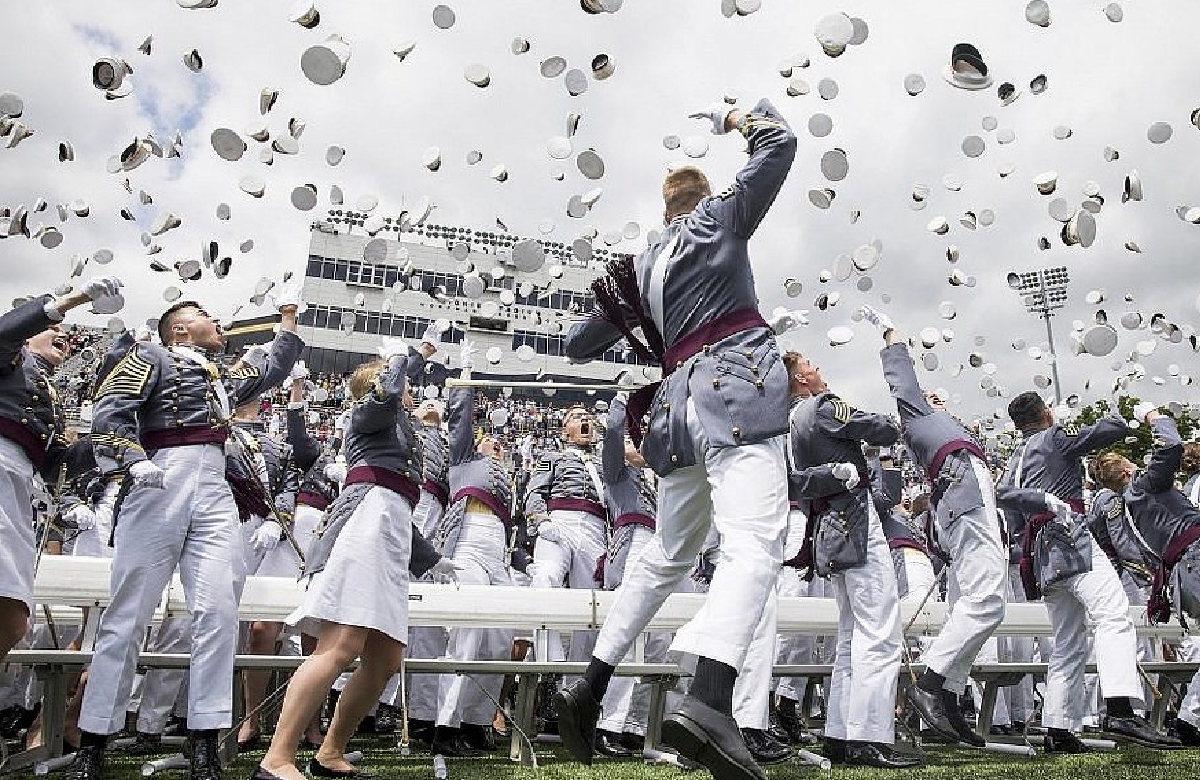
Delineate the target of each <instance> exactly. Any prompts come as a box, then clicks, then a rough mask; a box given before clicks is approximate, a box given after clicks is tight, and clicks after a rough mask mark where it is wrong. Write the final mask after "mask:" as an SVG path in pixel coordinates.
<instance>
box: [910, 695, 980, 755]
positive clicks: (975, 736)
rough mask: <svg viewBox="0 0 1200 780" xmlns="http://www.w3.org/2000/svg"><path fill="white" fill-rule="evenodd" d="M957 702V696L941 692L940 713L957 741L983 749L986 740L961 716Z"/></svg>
mask: <svg viewBox="0 0 1200 780" xmlns="http://www.w3.org/2000/svg"><path fill="white" fill-rule="evenodd" d="M913 687H916V686H913ZM958 702H959V698H958V696H956V695H955V694H953V693H951V692H950V691H942V712H944V713H945V714H946V717H947V718H948V719H949V720H950V725H951V726H953V727H954V731H955V733H956V734H957V735H958V741H959V742H962V743H963V744H966V745H971V746H972V747H983V746H984V745H986V744H987V740H986V739H984V738H983V736H982V735H980V734H979V733H977V732H976V731H975V727H974V726H973V725H971V723H970V721H968V720H967V718H966V716H965V715H963V711H962V710H961V709H960V708H959V706H958Z"/></svg>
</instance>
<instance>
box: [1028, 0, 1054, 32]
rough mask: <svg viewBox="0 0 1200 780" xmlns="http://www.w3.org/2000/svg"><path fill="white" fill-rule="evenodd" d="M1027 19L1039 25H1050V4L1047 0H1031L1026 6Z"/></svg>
mask: <svg viewBox="0 0 1200 780" xmlns="http://www.w3.org/2000/svg"><path fill="white" fill-rule="evenodd" d="M1025 21H1027V22H1029V23H1030V24H1036V25H1037V26H1038V27H1049V26H1050V5H1049V3H1047V2H1046V0H1030V2H1029V4H1028V5H1026V6H1025Z"/></svg>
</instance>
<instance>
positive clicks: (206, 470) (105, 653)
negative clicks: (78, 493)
mask: <svg viewBox="0 0 1200 780" xmlns="http://www.w3.org/2000/svg"><path fill="white" fill-rule="evenodd" d="M154 463H155V464H156V465H158V467H159V468H161V469H162V470H163V471H164V472H165V476H164V484H165V487H164V488H161V489H159V488H147V487H142V488H136V489H134V490H132V491H130V493H129V495H128V497H126V499H125V504H124V506H123V507H122V508H121V513H120V516H119V517H118V518H117V528H116V545H115V552H114V556H113V563H112V586H111V592H112V600H111V603H110V604H109V607H108V608H107V609H106V610H105V611H104V615H103V616H102V617H101V618H100V630H99V634H98V636H97V639H96V652H95V656H94V658H93V661H92V666H91V672H90V674H89V679H88V685H87V690H86V693H85V694H84V699H83V713H82V715H81V716H80V718H79V727H80V728H81V729H83V730H85V731H90V732H92V733H96V734H112V733H114V732H116V731H118V730H120V729H121V727H122V726H124V724H125V702H126V701H127V700H128V698H129V692H130V689H131V688H132V686H133V673H134V668H135V666H136V664H137V655H138V645H139V642H140V640H141V637H142V634H143V629H144V627H145V626H146V625H148V624H149V623H150V618H151V616H152V615H153V613H154V608H155V606H156V605H157V604H158V601H159V599H160V598H161V596H162V593H163V590H164V588H166V586H167V583H168V582H170V579H171V573H172V572H173V571H174V570H175V567H176V565H178V566H179V574H180V577H181V579H182V581H183V589H184V594H185V597H186V599H187V605H188V609H189V611H190V612H191V613H192V620H193V623H192V663H191V667H190V671H189V677H190V681H191V684H190V687H189V696H188V698H189V701H188V726H189V727H191V728H193V729H217V728H228V727H229V725H230V724H231V723H232V713H233V659H234V654H235V652H236V651H237V638H238V624H237V604H238V598H239V595H240V592H241V587H242V585H243V584H244V583H245V579H246V578H245V571H244V569H243V566H242V549H241V536H240V534H239V531H238V514H237V507H236V506H235V505H234V503H233V494H232V493H230V490H229V483H228V482H226V481H225V453H224V451H223V450H222V449H221V448H220V447H214V446H211V445H193V446H186V447H171V448H168V449H163V450H159V451H158V452H156V453H155V454H154Z"/></svg>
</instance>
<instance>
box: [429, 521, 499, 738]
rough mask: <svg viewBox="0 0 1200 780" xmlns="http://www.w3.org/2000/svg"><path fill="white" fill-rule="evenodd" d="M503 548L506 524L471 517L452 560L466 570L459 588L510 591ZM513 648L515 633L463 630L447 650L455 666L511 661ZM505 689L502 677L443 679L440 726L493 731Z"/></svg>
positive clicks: (445, 676) (457, 630)
mask: <svg viewBox="0 0 1200 780" xmlns="http://www.w3.org/2000/svg"><path fill="white" fill-rule="evenodd" d="M505 544H506V540H505V535H504V523H502V522H501V520H500V518H498V517H496V516H495V515H494V514H491V513H478V514H476V513H474V512H469V513H467V515H466V516H465V517H464V518H463V521H462V529H461V531H460V532H459V536H458V543H457V544H456V545H455V547H454V555H453V558H454V562H455V563H457V564H459V565H460V566H462V567H463V568H462V570H461V571H459V572H458V581H459V583H460V584H463V585H512V578H511V577H509V576H508V569H507V568H506V564H507V563H508V561H507V560H506V559H505ZM447 552H449V551H447ZM512 643H513V631H512V629H505V628H462V627H460V628H452V629H450V642H449V646H448V648H447V650H448V654H449V656H450V657H451V658H453V659H455V660H456V661H507V660H509V658H510V657H511V656H512ZM472 678H474V679H473V680H472ZM503 685H504V676H503V675H499V674H489V675H470V676H468V675H465V674H443V675H441V676H440V678H439V688H438V691H439V702H438V716H437V725H439V726H450V727H452V728H457V727H458V726H460V725H461V724H463V723H469V724H471V725H475V726H490V725H491V723H492V719H493V717H494V716H495V714H496V703H495V702H496V701H499V699H500V688H501V687H502V686H503ZM480 687H482V688H483V689H484V691H487V693H486V694H485V693H484V692H483V691H481V690H480Z"/></svg>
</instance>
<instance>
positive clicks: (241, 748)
mask: <svg viewBox="0 0 1200 780" xmlns="http://www.w3.org/2000/svg"><path fill="white" fill-rule="evenodd" d="M138 736H139V737H140V736H141V735H140V734H139V735H138ZM260 742H262V729H255V730H254V733H253V734H251V735H250V737H249V738H248V739H239V740H238V752H239V753H246V752H248V751H251V750H254V748H256V747H258V744H259V743H260Z"/></svg>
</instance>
